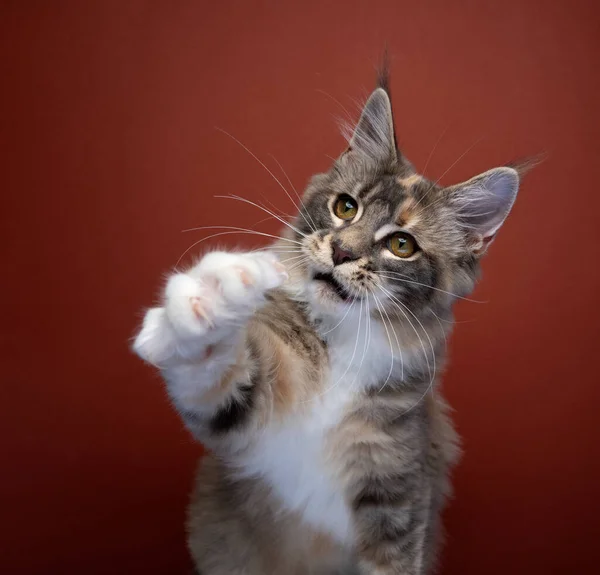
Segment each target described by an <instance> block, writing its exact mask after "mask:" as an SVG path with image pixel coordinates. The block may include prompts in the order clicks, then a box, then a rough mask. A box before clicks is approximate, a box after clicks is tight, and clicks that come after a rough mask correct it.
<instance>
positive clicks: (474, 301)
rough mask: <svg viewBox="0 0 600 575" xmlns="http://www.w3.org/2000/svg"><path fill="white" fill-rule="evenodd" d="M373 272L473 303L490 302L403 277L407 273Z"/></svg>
mask: <svg viewBox="0 0 600 575" xmlns="http://www.w3.org/2000/svg"><path fill="white" fill-rule="evenodd" d="M373 273H375V274H376V275H377V276H379V277H382V278H386V279H391V280H395V281H399V282H404V283H408V284H415V285H419V286H423V287H426V288H429V289H432V290H435V291H439V292H441V293H445V294H447V295H451V296H453V297H455V298H458V299H462V300H464V301H469V302H471V303H488V302H486V301H481V300H476V299H471V298H468V297H463V296H460V295H458V294H456V293H452V292H450V291H446V290H443V289H440V288H436V287H434V286H430V285H429V284H424V283H421V282H418V281H415V280H410V279H403V278H406V277H408V276H405V275H403V274H400V273H398V272H392V271H388V270H374V271H373ZM392 274H394V275H392ZM395 275H397V276H400V277H394V276H395Z"/></svg>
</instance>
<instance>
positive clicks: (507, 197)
mask: <svg viewBox="0 0 600 575" xmlns="http://www.w3.org/2000/svg"><path fill="white" fill-rule="evenodd" d="M348 139H349V144H348V148H347V150H346V151H345V152H344V153H343V154H342V155H341V156H340V157H339V158H338V159H337V160H336V161H335V163H334V164H333V166H332V167H331V169H330V170H329V171H328V172H327V173H325V174H319V175H316V176H314V177H313V178H312V180H311V182H310V184H309V186H308V188H307V190H306V192H305V194H304V197H303V203H302V209H301V212H300V215H299V216H298V218H297V219H296V222H295V227H296V228H297V229H298V230H299V231H300V232H301V234H296V235H295V240H296V241H299V242H301V243H302V246H303V247H302V249H303V251H304V253H305V254H306V255H307V256H308V257H307V258H306V260H305V263H303V264H302V265H301V266H297V269H298V270H299V271H298V272H297V273H296V274H295V275H296V277H298V273H299V274H301V282H302V284H303V290H304V291H305V293H306V294H307V295H308V297H309V298H310V300H311V302H312V303H313V304H316V305H317V306H318V307H321V308H322V309H324V310H330V311H332V312H341V313H344V310H345V309H347V307H348V305H350V304H351V303H352V302H355V301H357V300H360V299H361V298H364V297H366V296H368V297H370V298H371V299H372V300H373V301H374V302H376V301H379V302H380V303H381V304H382V305H386V304H387V305H388V306H393V305H394V303H395V304H396V307H397V306H398V303H400V305H403V306H407V307H408V308H409V309H410V310H411V311H412V312H418V311H419V310H420V309H422V308H424V307H427V306H432V307H438V308H439V307H440V306H442V307H447V308H450V306H451V304H452V302H453V300H454V299H455V297H456V296H464V295H465V294H467V293H469V292H470V291H471V290H472V289H473V286H474V283H475V280H476V278H477V274H478V267H479V266H478V263H479V260H480V258H481V256H482V255H483V254H484V253H485V251H486V249H487V248H488V246H489V244H490V243H491V241H492V240H493V239H494V238H495V236H496V234H497V232H498V230H499V229H500V227H501V225H502V224H503V222H504V220H505V219H506V217H507V216H508V213H509V212H510V209H511V207H512V205H513V203H514V201H515V198H516V195H517V190H518V187H519V173H518V172H517V170H515V169H512V168H509V167H500V168H494V169H492V170H489V171H487V172H484V173H482V174H480V175H478V176H475V177H473V178H472V179H470V180H468V181H466V182H464V183H461V184H457V185H453V186H450V187H442V186H440V185H438V184H437V182H432V181H429V180H427V179H426V178H424V177H423V176H421V175H419V174H418V172H417V171H415V169H414V168H413V166H412V165H411V164H410V162H408V161H407V159H406V158H405V157H404V156H403V155H402V153H401V151H400V150H399V149H398V147H397V145H396V138H395V131H394V121H393V116H392V107H391V103H390V98H389V95H388V91H387V90H386V89H385V87H379V88H377V89H376V90H375V91H374V92H373V93H372V94H371V96H370V97H369V99H368V101H367V103H366V105H365V107H364V109H363V111H362V114H361V117H360V120H359V121H358V124H357V125H356V126H355V127H354V128H353V129H351V130H350V135H349V138H348Z"/></svg>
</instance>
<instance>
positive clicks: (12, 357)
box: [0, 0, 600, 575]
mask: <svg viewBox="0 0 600 575" xmlns="http://www.w3.org/2000/svg"><path fill="white" fill-rule="evenodd" d="M596 6H597V2H595V1H594V0H590V1H588V2H583V1H576V0H569V1H567V0H564V1H555V2H551V1H541V0H539V1H537V2H536V1H533V0H530V1H517V0H515V1H505V2H496V1H494V2H481V1H475V0H473V1H465V0H460V1H459V0H455V1H453V2H447V1H445V0H438V1H426V2H402V1H388V2H366V1H364V2H360V1H359V2H345V1H342V0H339V1H337V2H332V1H322V2H316V1H315V2H313V1H310V2H309V1H307V0H304V1H303V2H296V3H293V2H283V1H279V2H250V1H247V2H199V1H196V2H195V1H191V0H188V1H183V0H181V1H177V2H167V1H163V2H158V1H157V2H151V1H145V2H143V1H129V2H116V1H106V0H98V1H90V0H88V1H86V2H80V1H72V2H17V1H16V0H15V1H5V2H3V3H2V7H1V8H0V26H1V30H0V43H1V48H2V51H1V54H2V57H1V60H2V62H1V66H2V68H1V72H2V76H1V77H2V90H1V92H0V97H1V98H2V115H1V118H2V122H1V129H2V156H1V157H2V166H3V167H2V169H1V171H0V180H1V182H0V186H1V188H0V189H1V198H2V204H3V205H2V209H1V214H2V235H3V239H2V243H1V246H2V248H1V249H2V284H3V286H2V287H3V289H2V293H3V298H2V300H3V306H2V312H1V314H2V315H1V317H2V324H1V325H2V334H1V343H2V347H1V349H2V372H1V373H2V376H1V377H2V385H1V386H0V393H1V398H0V401H1V403H0V405H1V407H0V409H1V410H2V413H1V417H0V421H1V423H2V426H3V430H2V434H1V435H0V438H1V439H0V441H1V446H0V447H1V451H2V461H3V465H2V473H1V474H0V494H1V498H2V501H1V507H0V515H1V517H2V521H1V525H2V530H3V532H2V533H1V534H0V548H1V551H0V571H1V572H2V573H6V574H11V575H18V574H34V573H40V574H41V573H44V574H47V573H57V574H58V573H60V574H70V573H73V574H75V573H86V574H88V575H91V574H95V573H102V574H108V573H110V574H113V573H144V574H146V575H149V574H162V573H183V572H184V571H185V569H186V567H187V564H188V563H187V561H188V560H187V556H186V551H185V547H184V535H183V515H184V506H185V503H186V498H187V492H188V487H189V485H190V480H191V476H192V471H193V468H194V466H195V460H196V458H197V456H198V454H199V451H200V449H199V447H198V446H196V445H194V443H193V442H192V441H191V439H190V438H189V437H188V435H187V434H186V433H185V432H184V431H183V430H182V426H181V424H180V422H179V421H178V419H177V417H176V415H175V414H174V413H173V412H172V411H171V409H170V407H169V405H168V403H167V401H166V399H165V396H164V394H163V390H162V389H161V384H160V381H159V379H158V377H157V376H156V375H155V374H154V373H153V372H152V371H151V370H150V369H148V368H146V367H144V366H143V365H142V364H141V362H140V361H138V360H137V359H135V358H134V357H133V356H132V355H131V353H130V352H129V350H128V338H129V337H130V336H131V335H132V334H133V332H134V329H135V326H136V324H137V322H138V321H139V317H140V315H139V314H140V310H141V308H142V307H143V306H145V305H149V304H151V303H152V301H153V298H154V297H155V295H156V293H157V291H158V288H159V286H160V280H161V274H164V273H165V272H167V271H168V270H169V269H170V267H171V266H173V265H174V264H175V262H176V261H177V259H178V258H179V256H180V254H181V253H182V252H183V251H184V250H185V249H186V248H187V247H188V246H189V245H190V244H191V243H192V242H194V241H196V240H198V239H200V238H202V237H204V236H206V235H207V234H208V233H209V232H208V231H206V232H202V231H200V232H198V231H197V232H192V233H181V230H183V229H185V228H190V227H194V226H203V225H218V224H225V225H241V226H251V225H254V224H256V223H257V222H258V221H259V220H261V219H262V218H263V216H264V214H261V213H260V212H259V211H254V210H253V209H246V207H244V206H243V205H241V204H236V203H235V202H229V201H227V200H218V199H215V198H214V197H213V196H214V195H215V194H223V193H236V194H241V195H244V196H246V197H248V198H251V199H253V200H261V199H266V200H267V201H270V202H272V203H273V204H274V205H276V206H278V207H279V208H281V209H283V210H284V211H287V210H290V209H291V206H290V204H289V201H288V200H287V198H286V197H285V196H284V194H283V192H281V190H280V189H279V188H278V187H277V185H276V184H275V183H274V182H273V181H272V180H271V178H270V177H269V175H268V174H267V173H266V172H265V170H264V169H262V168H261V167H260V166H259V165H258V164H257V163H256V162H255V161H254V160H253V159H252V158H251V157H250V156H249V154H247V153H246V152H245V151H244V150H243V149H242V148H240V147H239V146H238V145H237V144H235V142H233V141H232V140H231V139H229V138H228V137H226V136H225V135H223V134H222V133H220V132H218V131H217V130H215V127H220V128H222V129H224V130H226V131H228V132H230V133H231V134H233V135H234V136H235V137H236V138H239V139H240V140H241V141H242V142H244V143H245V144H246V145H247V146H248V147H249V148H250V149H251V150H252V151H253V152H254V153H256V154H257V155H258V156H259V157H260V158H262V159H263V160H264V161H265V162H266V163H267V164H268V165H269V166H270V167H271V168H272V169H273V170H274V171H275V172H277V173H279V172H278V169H279V168H278V167H277V165H276V163H275V162H274V160H273V159H272V158H271V157H270V154H273V155H274V156H275V157H276V158H277V160H278V161H279V162H281V164H282V165H283V166H284V167H285V169H286V171H287V172H288V174H289V176H290V178H291V180H292V181H293V182H294V183H295V184H296V185H297V186H298V187H302V186H303V185H304V183H305V182H306V180H307V178H308V177H309V175H310V174H311V173H312V172H314V171H317V170H322V169H324V168H326V166H327V165H328V163H329V159H328V157H327V156H328V155H332V156H333V155H336V154H337V153H338V152H339V151H340V150H341V148H342V144H343V142H342V139H341V137H340V136H339V134H338V131H337V128H336V125H335V121H334V116H340V115H342V116H343V114H344V111H343V109H342V107H345V108H347V109H348V110H349V111H350V113H351V114H353V115H354V114H355V111H356V102H355V100H357V99H362V98H363V97H364V96H366V95H367V93H368V91H369V90H370V89H371V88H372V86H373V67H374V65H375V63H376V61H377V59H378V57H379V55H380V54H381V51H382V48H383V46H384V44H385V42H388V43H389V45H390V48H391V54H392V58H393V64H392V71H393V95H394V105H395V108H396V116H397V118H396V122H397V126H398V132H399V137H400V140H401V143H402V144H403V146H404V148H405V150H406V152H407V154H408V156H409V157H410V158H411V159H412V160H413V161H414V162H415V163H416V165H417V166H419V167H421V168H423V166H424V165H425V163H428V165H427V174H428V175H429V176H430V177H432V178H438V177H442V178H443V181H444V182H455V181H457V180H460V179H462V178H466V177H468V176H470V175H472V174H474V173H476V172H478V171H481V170H484V169H486V168H488V167H491V166H494V165H497V164H502V163H503V162H506V161H509V160H512V159H514V158H518V157H521V156H523V155H527V154H530V153H538V152H541V151H545V152H547V153H548V155H549V159H548V160H547V161H546V163H545V164H544V165H543V166H541V167H540V168H538V169H537V170H536V171H535V172H534V173H533V174H532V175H531V176H530V177H529V178H528V179H527V180H526V182H525V184H524V186H523V189H522V194H521V196H520V198H519V200H518V202H517V205H516V209H515V211H514V214H513V215H512V217H511V218H510V220H509V221H508V223H507V225H506V227H505V229H504V230H503V232H502V233H501V235H500V238H499V240H498V241H497V243H496V244H495V245H494V246H493V248H492V249H491V254H490V256H489V258H488V260H487V262H486V264H485V267H484V271H485V276H484V280H483V281H482V283H481V284H480V286H479V288H478V290H477V292H476V294H475V297H476V298H477V299H480V300H485V301H487V303H485V304H481V305H477V304H466V305H461V306H460V307H459V314H458V315H459V320H460V322H461V323H459V325H458V326H457V329H456V333H455V336H454V338H453V341H452V363H451V366H450V368H449V372H448V374H447V376H446V378H445V384H444V385H445V389H446V391H447V395H448V396H449V398H450V400H451V402H452V403H453V405H454V406H455V408H456V410H457V413H456V421H457V424H458V428H459V430H460V432H461V433H462V435H463V437H464V443H465V449H466V455H465V458H464V460H463V461H462V463H461V465H460V467H459V469H458V471H457V473H456V477H455V479H456V481H455V483H456V500H455V501H454V503H453V504H452V506H451V508H450V510H449V512H448V514H447V526H448V531H449V535H448V546H447V549H446V551H445V554H444V560H443V569H442V573H444V574H445V575H458V574H460V575H468V574H473V575H475V574H477V575H479V574H481V573H485V574H487V575H494V574H498V575H500V574H503V575H504V574H505V573H519V574H520V573H523V574H530V575H533V574H540V575H541V574H544V575H548V574H552V573H556V574H561V575H562V574H564V573H592V572H597V570H598V567H597V565H598V559H597V539H598V536H599V535H600V521H599V519H598V517H599V512H600V505H599V504H598V485H599V481H600V447H599V445H600V428H599V427H598V421H599V420H600V415H599V414H598V405H599V400H600V392H599V387H600V385H599V384H600V377H599V376H598V367H597V365H598V361H597V349H598V339H599V338H598V336H599V327H598V326H599V321H598V320H599V319H600V318H599V313H598V306H597V296H598V291H599V289H598V288H599V286H600V276H599V272H598V255H599V254H598V249H597V245H598V244H597V241H598V239H597V232H596V230H597V225H598V224H597V222H598V212H599V209H600V193H599V191H598V190H597V189H596V188H597V185H598V181H599V179H600V168H599V166H600V162H599V161H598V153H599V150H598V139H599V136H600V134H599V129H598V127H599V117H600V113H599V110H598V103H597V102H598V93H599V91H600V75H599V74H598V63H599V62H598V60H599V58H598V56H599V45H600V26H599V24H598V22H599V18H598V8H596ZM336 100H337V101H338V102H336ZM436 142H438V144H437V147H436ZM471 146H472V148H471ZM434 148H435V150H434ZM466 150H469V151H468V152H466ZM463 153H464V154H465V155H464V156H462V154H463ZM428 160H429V161H428ZM427 161H428V162H427ZM259 229H262V230H264V231H266V232H275V231H276V230H277V226H275V225H274V224H273V222H272V221H266V222H263V223H262V224H260V227H259ZM217 240H222V241H221V243H222V244H224V245H234V244H236V243H238V244H242V245H247V246H250V245H252V246H256V245H258V244H259V243H260V242H259V241H257V239H256V238H253V237H252V236H246V237H245V236H238V237H235V236H222V237H220V238H215V239H214V240H209V242H208V243H207V244H205V245H209V244H210V243H211V242H213V243H214V241H217ZM201 248H202V245H199V246H197V247H196V248H194V250H193V252H195V253H197V252H198V250H199V249H201Z"/></svg>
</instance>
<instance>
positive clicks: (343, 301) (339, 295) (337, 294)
mask: <svg viewBox="0 0 600 575" xmlns="http://www.w3.org/2000/svg"><path fill="white" fill-rule="evenodd" d="M307 291H308V293H309V296H310V300H311V303H312V305H313V306H314V307H316V308H318V309H320V310H321V311H323V312H327V313H330V314H331V313H343V312H345V311H346V310H347V308H348V306H349V305H352V303H353V302H354V301H355V298H354V297H353V296H352V295H350V294H348V293H346V292H344V291H340V289H339V287H338V286H336V285H335V284H332V283H330V282H328V281H325V280H323V279H312V280H311V281H310V282H309V285H308V290H307Z"/></svg>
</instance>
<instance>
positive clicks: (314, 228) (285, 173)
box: [269, 154, 317, 232]
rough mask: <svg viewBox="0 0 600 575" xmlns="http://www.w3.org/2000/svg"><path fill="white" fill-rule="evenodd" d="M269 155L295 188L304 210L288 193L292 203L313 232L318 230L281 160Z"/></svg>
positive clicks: (293, 188)
mask: <svg viewBox="0 0 600 575" xmlns="http://www.w3.org/2000/svg"><path fill="white" fill-rule="evenodd" d="M269 156H271V158H273V160H274V161H275V163H276V164H277V165H278V166H279V169H280V170H281V171H282V172H283V175H284V176H285V177H286V179H287V181H288V184H289V185H290V186H291V187H292V190H294V194H296V197H297V198H298V201H299V202H300V204H301V205H302V207H303V208H304V212H303V211H302V210H301V209H300V208H299V207H298V205H297V204H296V203H294V200H292V198H291V197H290V196H289V194H288V198H290V200H291V202H292V204H294V206H295V207H296V209H297V210H298V212H299V213H300V215H301V216H302V217H303V218H304V221H305V222H306V225H307V226H308V227H309V228H310V229H311V230H312V231H313V232H316V231H317V226H316V224H315V221H314V220H313V219H312V216H311V215H310V213H309V211H308V209H307V208H306V205H305V204H304V202H303V201H302V198H301V197H300V194H299V193H298V191H297V190H296V187H295V186H294V184H292V180H290V177H289V176H288V175H287V172H286V171H285V170H284V169H283V166H282V165H281V164H280V163H279V160H278V159H277V158H276V157H275V156H274V155H273V154H269ZM304 213H306V216H308V218H309V219H310V221H311V222H312V225H311V224H310V223H309V222H308V221H307V220H306V217H305V216H304Z"/></svg>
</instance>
